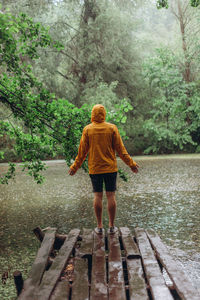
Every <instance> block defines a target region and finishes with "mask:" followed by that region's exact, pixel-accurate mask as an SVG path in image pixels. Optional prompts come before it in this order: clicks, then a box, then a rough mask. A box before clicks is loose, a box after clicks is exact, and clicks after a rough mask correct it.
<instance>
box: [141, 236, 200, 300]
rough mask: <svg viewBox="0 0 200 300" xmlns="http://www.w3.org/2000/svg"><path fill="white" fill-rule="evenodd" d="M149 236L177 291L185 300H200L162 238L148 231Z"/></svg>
mask: <svg viewBox="0 0 200 300" xmlns="http://www.w3.org/2000/svg"><path fill="white" fill-rule="evenodd" d="M147 235H148V237H149V239H150V242H151V244H152V246H153V248H154V251H155V252H156V255H157V256H158V258H159V260H160V262H161V263H162V265H163V266H164V268H165V269H166V271H167V273H168V275H169V278H170V279H171V281H172V282H173V284H174V286H175V288H176V291H177V293H178V295H179V296H180V298H181V299H183V300H187V299H190V300H200V296H199V295H198V291H197V290H196V289H195V288H194V287H193V286H192V283H191V282H190V280H189V279H188V277H187V276H186V274H185V272H184V270H183V268H182V266H181V265H180V263H179V262H178V261H175V260H174V259H173V258H172V256H171V255H170V254H169V250H168V249H167V247H166V246H165V245H164V244H163V243H162V241H161V239H160V237H159V236H158V235H157V233H156V232H155V231H154V230H147Z"/></svg>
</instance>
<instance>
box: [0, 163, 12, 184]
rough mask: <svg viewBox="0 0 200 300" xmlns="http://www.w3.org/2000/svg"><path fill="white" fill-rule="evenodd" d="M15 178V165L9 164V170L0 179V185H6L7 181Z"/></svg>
mask: <svg viewBox="0 0 200 300" xmlns="http://www.w3.org/2000/svg"><path fill="white" fill-rule="evenodd" d="M14 177H15V164H14V163H9V168H8V171H7V173H6V174H5V175H4V176H1V177H0V183H1V184H8V181H9V179H14Z"/></svg>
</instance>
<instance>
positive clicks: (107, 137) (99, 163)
mask: <svg viewBox="0 0 200 300" xmlns="http://www.w3.org/2000/svg"><path fill="white" fill-rule="evenodd" d="M105 117H106V110H105V108H104V106H103V105H101V104H97V105H95V106H94V107H93V109H92V115H91V121H92V123H90V124H89V125H87V126H86V127H85V128H84V129H83V133H82V137H81V140H80V145H79V149H78V155H77V157H76V159H75V162H74V163H73V164H72V165H71V167H70V169H72V170H73V171H75V172H76V171H77V170H78V169H79V168H80V167H81V165H82V163H83V161H84V160H85V158H86V156H87V154H88V153H89V157H88V166H89V173H90V174H101V173H112V172H117V170H118V169H117V160H116V154H115V151H117V153H118V155H119V157H120V158H121V159H122V160H123V161H124V162H125V163H126V164H127V165H128V166H129V167H134V166H136V162H134V161H133V160H132V158H131V157H130V155H129V154H128V152H127V150H126V148H125V147H124V144H123V142H122V139H121V137H120V134H119V131H118V129H117V126H116V125H114V124H111V123H107V122H105Z"/></svg>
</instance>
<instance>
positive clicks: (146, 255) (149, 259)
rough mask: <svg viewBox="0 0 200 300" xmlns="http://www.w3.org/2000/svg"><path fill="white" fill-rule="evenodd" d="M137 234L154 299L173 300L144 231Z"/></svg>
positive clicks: (137, 231)
mask: <svg viewBox="0 0 200 300" xmlns="http://www.w3.org/2000/svg"><path fill="white" fill-rule="evenodd" d="M135 233H136V238H137V241H138V246H139V249H140V253H141V255H142V261H143V265H144V270H145V273H146V278H147V281H148V283H149V286H150V290H151V294H152V296H153V299H154V300H160V299H165V300H172V299H173V297H172V295H171V293H170V291H169V289H168V288H167V286H166V285H165V281H164V278H163V276H162V273H161V271H160V268H159V265H158V262H157V260H156V258H155V256H154V253H153V250H152V248H151V245H150V243H149V240H148V237H147V235H146V233H145V231H144V229H141V228H137V229H135Z"/></svg>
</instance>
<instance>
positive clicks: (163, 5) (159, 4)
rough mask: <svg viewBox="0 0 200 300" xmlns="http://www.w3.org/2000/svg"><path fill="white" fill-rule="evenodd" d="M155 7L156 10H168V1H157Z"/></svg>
mask: <svg viewBox="0 0 200 300" xmlns="http://www.w3.org/2000/svg"><path fill="white" fill-rule="evenodd" d="M156 6H157V8H158V9H160V8H168V7H169V5H168V0H157V3H156Z"/></svg>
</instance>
